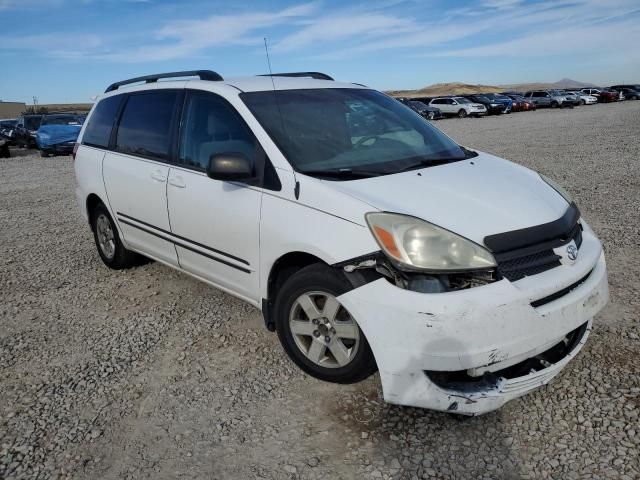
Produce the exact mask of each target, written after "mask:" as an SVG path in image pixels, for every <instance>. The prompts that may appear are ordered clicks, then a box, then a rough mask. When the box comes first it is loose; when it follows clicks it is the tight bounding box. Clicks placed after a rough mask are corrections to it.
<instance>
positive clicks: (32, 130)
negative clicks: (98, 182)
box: [0, 113, 87, 157]
mask: <svg viewBox="0 0 640 480" xmlns="http://www.w3.org/2000/svg"><path fill="white" fill-rule="evenodd" d="M86 117H87V116H86V115H77V114H73V113H47V114H43V115H22V116H20V117H18V118H9V119H4V120H0V141H1V142H3V145H6V151H4V150H3V151H2V153H3V154H4V155H3V156H5V157H8V156H9V149H8V147H9V145H16V146H18V147H22V148H37V149H38V150H40V155H41V156H43V157H48V156H49V155H55V154H60V155H69V154H70V153H71V152H72V151H73V146H74V145H75V143H76V140H77V138H78V134H79V133H80V129H81V128H82V124H83V123H84V120H85V118H86Z"/></svg>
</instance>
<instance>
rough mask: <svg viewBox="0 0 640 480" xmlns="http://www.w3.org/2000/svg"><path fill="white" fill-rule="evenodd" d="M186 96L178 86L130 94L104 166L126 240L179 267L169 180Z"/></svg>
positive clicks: (108, 194) (113, 208)
mask: <svg viewBox="0 0 640 480" xmlns="http://www.w3.org/2000/svg"><path fill="white" fill-rule="evenodd" d="M181 95H182V92H181V91H180V90H175V89H154V90H146V91H142V92H136V93H132V94H129V95H127V98H126V99H125V100H124V106H123V107H122V112H121V113H120V119H119V122H118V124H117V127H116V131H115V133H114V139H113V140H112V145H113V148H112V149H110V151H108V152H107V153H106V155H105V157H104V161H103V167H102V171H103V178H104V184H105V188H106V191H107V197H108V201H109V205H110V207H111V211H112V213H113V215H114V216H115V218H116V221H117V222H118V225H119V227H120V230H121V232H122V235H123V237H124V240H125V242H126V243H127V244H128V245H129V246H130V247H131V248H133V249H134V250H138V251H140V252H142V253H144V254H146V255H149V256H150V257H152V258H155V259H157V260H160V261H162V262H165V263H168V264H170V265H175V266H177V265H178V256H177V253H176V249H175V247H174V245H173V241H172V239H171V226H170V225H169V215H168V212H167V179H168V177H169V164H168V162H169V160H170V159H171V157H172V154H173V152H172V150H173V148H174V147H173V144H174V138H175V134H174V132H175V130H176V125H177V118H178V106H179V100H180V97H181Z"/></svg>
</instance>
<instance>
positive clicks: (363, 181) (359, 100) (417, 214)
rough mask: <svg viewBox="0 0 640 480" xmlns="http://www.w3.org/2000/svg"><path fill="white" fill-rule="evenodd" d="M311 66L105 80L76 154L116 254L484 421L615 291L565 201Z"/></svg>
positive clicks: (388, 382)
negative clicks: (181, 277)
mask: <svg viewBox="0 0 640 480" xmlns="http://www.w3.org/2000/svg"><path fill="white" fill-rule="evenodd" d="M191 75H193V76H198V77H199V78H200V79H199V80H185V78H186V77H189V76H191ZM286 75H292V77H287V76H286ZM301 75H303V74H301V73H292V74H281V75H277V76H276V75H274V76H271V77H265V76H259V77H252V78H245V79H234V80H229V81H225V80H224V79H223V78H222V77H221V76H220V75H218V74H217V73H215V72H211V71H197V72H177V73H171V74H158V75H150V76H147V77H139V78H135V79H131V80H127V81H122V82H117V83H115V84H113V85H111V86H110V87H109V88H107V91H106V93H105V94H104V95H103V96H102V97H101V98H99V99H98V101H97V103H96V105H95V107H94V108H93V110H92V112H91V114H90V116H89V118H88V119H87V122H85V125H84V127H83V129H82V132H81V134H80V137H79V144H78V147H77V149H76V151H75V162H74V167H75V173H76V178H77V189H76V196H77V201H78V206H79V208H80V211H81V213H82V215H83V216H84V218H85V219H86V220H87V222H88V223H89V225H90V226H91V229H92V231H93V235H94V239H95V244H96V248H97V251H98V254H99V255H100V257H101V259H102V261H103V262H104V264H105V265H107V266H108V267H110V268H112V269H116V270H117V269H122V268H127V267H131V266H133V265H134V264H135V263H134V260H135V255H136V254H142V255H145V256H147V257H149V258H151V259H155V260H158V261H160V262H161V263H163V264H165V265H168V266H170V267H173V268H175V269H177V270H179V271H181V272H185V273H187V274H189V275H192V276H194V277H195V278H197V279H199V280H202V281H204V282H206V283H209V284H210V285H213V286H215V287H217V288H220V289H222V290H224V291H226V292H229V293H230V294H232V295H235V296H237V297H239V298H241V299H243V300H245V301H247V302H249V303H250V304H252V305H254V306H255V307H257V308H260V309H261V310H262V312H263V315H264V319H265V324H266V326H267V328H268V329H269V330H272V331H273V330H275V331H276V332H277V334H278V337H279V339H280V342H281V343H282V346H283V347H284V350H285V351H286V352H287V354H288V355H289V356H290V357H291V359H292V360H293V362H295V363H296V364H297V365H298V366H299V367H300V368H301V369H302V370H304V371H305V372H307V373H308V374H310V375H312V376H314V377H316V378H319V379H321V380H325V381H330V382H337V383H353V382H357V381H360V380H362V379H364V378H366V377H368V376H369V375H371V374H372V373H373V372H374V371H375V370H376V369H379V371H380V379H381V382H382V388H383V392H384V398H385V399H386V400H387V401H389V402H392V403H396V404H403V405H411V406H414V407H426V408H432V409H435V410H441V411H447V412H453V413H459V414H466V415H476V414H480V413H484V412H488V411H491V410H494V409H496V408H499V407H500V406H501V405H503V404H504V403H505V402H507V401H509V400H511V399H514V398H517V397H520V396H522V395H524V394H526V393H527V392H530V391H532V390H534V389H536V388H538V387H540V386H542V385H544V384H546V383H548V382H549V381H550V380H551V379H552V378H553V377H554V376H555V375H557V374H558V373H559V372H560V371H561V370H562V369H563V368H564V367H565V366H566V365H567V364H568V363H569V361H570V360H571V359H572V358H574V357H575V356H576V355H577V354H578V352H579V350H580V349H581V348H582V346H583V345H584V344H585V342H586V340H587V337H588V335H589V332H590V331H591V325H592V318H593V317H594V315H596V314H597V313H598V312H599V311H600V310H601V309H602V308H603V306H604V305H605V304H606V302H607V298H608V286H607V285H608V284H607V273H606V272H607V270H606V264H605V258H604V253H603V250H602V245H601V243H600V241H599V240H598V239H597V237H596V235H595V234H594V232H593V231H592V230H591V228H590V227H589V225H588V223H587V222H586V221H585V217H584V216H583V215H582V214H581V213H580V211H579V209H578V207H577V206H576V204H575V202H574V201H573V200H572V199H571V197H570V196H569V194H568V193H566V191H565V190H564V189H563V188H562V187H561V186H559V185H558V184H557V183H555V182H554V181H552V180H550V179H548V178H546V177H544V176H542V175H539V174H538V173H536V172H533V171H531V170H528V169H527V168H525V167H523V166H521V165H516V164H513V163H511V162H508V161H506V160H502V159H500V158H497V157H495V156H493V155H490V154H487V153H482V152H475V151H473V150H469V149H468V148H465V147H462V146H460V145H458V144H456V143H455V142H454V141H453V140H452V139H450V138H449V137H448V136H446V135H444V134H443V133H441V132H440V131H439V130H438V129H436V128H435V127H434V126H433V125H432V124H431V123H430V122H425V121H423V120H422V119H420V118H418V117H417V116H416V115H414V114H413V113H412V112H410V111H409V110H408V109H407V108H405V107H404V106H402V105H400V103H399V102H397V101H396V100H394V99H392V98H390V97H389V96H387V95H385V94H383V93H380V92H377V91H375V90H372V89H369V88H367V87H364V86H362V85H356V84H353V83H339V82H334V81H333V80H332V79H331V77H329V76H327V75H324V74H320V73H308V74H307V75H313V77H314V78H301ZM171 77H178V78H179V79H180V80H179V81H171V80H170V78H171ZM160 79H164V80H165V81H163V82H158V81H157V80H160ZM139 82H146V83H142V84H139ZM135 83H137V84H135ZM133 84H135V85H133ZM231 87H233V88H231ZM274 91H277V97H274V94H273V93H274ZM274 98H277V102H274ZM463 105H464V103H463ZM179 126H180V128H178V127H179ZM169 219H170V221H169ZM109 275H111V274H109ZM102 293H103V294H105V295H109V292H108V291H105V292H102ZM111 293H112V295H113V296H114V298H116V297H117V296H118V293H119V292H116V291H114V292H111ZM336 401H338V400H336Z"/></svg>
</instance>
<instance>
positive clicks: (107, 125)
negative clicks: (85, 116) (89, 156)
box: [82, 95, 122, 148]
mask: <svg viewBox="0 0 640 480" xmlns="http://www.w3.org/2000/svg"><path fill="white" fill-rule="evenodd" d="M121 101H122V95H116V96H113V97H107V98H105V99H104V100H100V103H98V105H96V108H95V110H94V112H93V114H92V115H91V118H90V119H89V123H87V128H86V129H85V131H84V136H83V137H82V143H85V144H87V145H93V146H95V147H102V148H107V147H108V146H109V138H110V137H111V130H112V129H113V124H114V123H115V120H116V114H117V113H118V108H119V107H120V102H121Z"/></svg>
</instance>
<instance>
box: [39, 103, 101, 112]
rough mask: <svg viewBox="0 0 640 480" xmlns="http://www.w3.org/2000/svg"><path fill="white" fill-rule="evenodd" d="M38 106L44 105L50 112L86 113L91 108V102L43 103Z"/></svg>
mask: <svg viewBox="0 0 640 480" xmlns="http://www.w3.org/2000/svg"><path fill="white" fill-rule="evenodd" d="M38 107H44V108H46V109H47V110H49V111H50V112H70V113H83V112H84V113H86V112H88V111H89V110H91V107H93V103H45V104H42V105H38Z"/></svg>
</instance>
